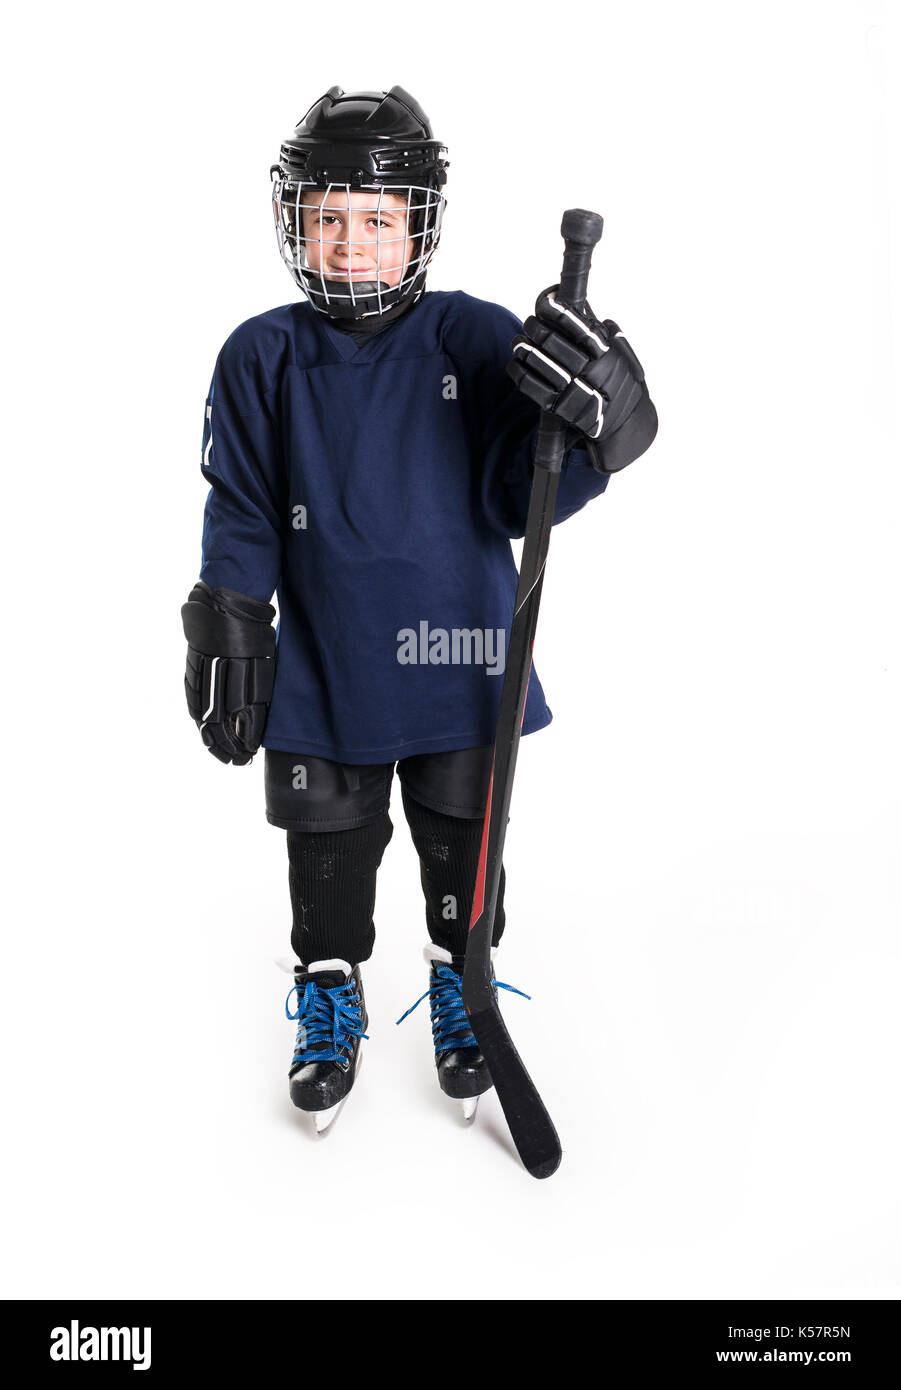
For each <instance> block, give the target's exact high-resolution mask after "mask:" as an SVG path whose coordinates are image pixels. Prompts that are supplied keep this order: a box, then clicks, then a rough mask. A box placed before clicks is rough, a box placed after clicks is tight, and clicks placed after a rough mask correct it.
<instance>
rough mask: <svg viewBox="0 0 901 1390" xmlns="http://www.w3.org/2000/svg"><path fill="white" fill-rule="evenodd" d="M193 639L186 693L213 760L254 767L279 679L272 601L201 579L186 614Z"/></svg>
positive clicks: (189, 636)
mask: <svg viewBox="0 0 901 1390" xmlns="http://www.w3.org/2000/svg"><path fill="white" fill-rule="evenodd" d="M181 617H182V622H183V624H184V629H185V636H186V637H187V639H188V664H187V668H186V670H185V694H186V695H187V697H188V709H189V711H190V714H191V718H192V719H193V720H194V722H195V723H196V725H197V727H198V728H199V729H200V733H201V737H202V738H203V741H204V743H205V744H206V746H207V748H208V749H209V750H210V752H211V753H212V755H213V757H214V758H218V759H219V760H220V762H223V763H237V764H238V765H239V766H241V765H243V764H244V763H249V762H250V760H251V758H252V757H253V755H254V753H256V752H257V751H258V749H259V746H260V743H261V741H262V738H263V730H264V729H265V727H266V716H267V714H268V713H269V702H270V700H271V699H272V687H273V683H274V681H275V631H274V630H273V628H272V627H271V626H270V624H271V623H272V619H273V618H274V617H275V609H274V608H273V607H272V605H271V603H261V602H260V601H259V599H255V598H248V597H247V595H246V594H238V593H235V591H234V589H211V588H210V586H209V584H204V582H203V580H202V579H201V580H199V581H198V583H196V584H195V585H194V588H193V589H192V590H191V592H190V594H189V595H188V601H187V603H186V604H185V605H184V606H183V608H182V610H181Z"/></svg>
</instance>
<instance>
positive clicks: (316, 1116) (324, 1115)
mask: <svg viewBox="0 0 901 1390" xmlns="http://www.w3.org/2000/svg"><path fill="white" fill-rule="evenodd" d="M346 1101H347V1096H345V1097H344V1100H339V1101H338V1104H337V1105H333V1106H332V1108H331V1109H330V1110H314V1111H313V1112H312V1115H313V1126H314V1128H315V1130H316V1133H317V1135H325V1134H328V1132H329V1130H330V1129H331V1127H332V1125H333V1124H334V1123H335V1121H336V1120H337V1118H338V1116H339V1115H340V1114H341V1111H342V1110H343V1109H344V1106H345V1103H346Z"/></svg>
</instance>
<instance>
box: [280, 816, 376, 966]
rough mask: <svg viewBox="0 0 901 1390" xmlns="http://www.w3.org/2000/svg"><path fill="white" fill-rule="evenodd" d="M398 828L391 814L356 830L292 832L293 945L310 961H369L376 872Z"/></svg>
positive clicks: (300, 956)
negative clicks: (394, 830) (390, 817)
mask: <svg viewBox="0 0 901 1390" xmlns="http://www.w3.org/2000/svg"><path fill="white" fill-rule="evenodd" d="M393 829H394V827H393V826H392V824H391V821H390V820H389V819H388V815H387V813H386V814H385V815H383V816H380V817H379V819H378V820H377V821H373V822H372V823H371V824H370V825H363V826H359V827H358V828H357V829H354V830H323V831H308V830H302V831H301V830H289V831H288V886H289V888H290V890H291V910H292V912H293V916H294V921H293V925H292V928H291V946H292V948H293V950H294V953H295V955H297V956H298V957H299V959H300V960H301V961H303V963H304V964H305V965H309V964H310V963H311V962H312V961H316V960H334V959H335V958H336V957H337V958H338V959H340V960H346V961H347V962H348V964H350V965H359V963H360V961H364V960H368V959H369V957H370V955H371V954H372V947H373V944H374V942H375V924H374V922H373V920H372V914H373V910H374V908H375V880H376V871H377V869H378V867H379V864H381V862H382V855H383V854H384V852H385V847H386V845H387V844H388V841H389V840H390V839H391V835H392V833H393Z"/></svg>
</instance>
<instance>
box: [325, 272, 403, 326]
mask: <svg viewBox="0 0 901 1390" xmlns="http://www.w3.org/2000/svg"><path fill="white" fill-rule="evenodd" d="M420 274H421V277H422V279H421V283H420V284H419V286H418V288H415V289H413V290H412V291H407V292H406V293H404V294H401V290H400V285H386V284H385V281H384V280H381V281H376V280H359V281H357V280H355V281H354V282H353V299H351V298H350V296H349V295H348V292H347V287H348V283H349V282H348V281H347V280H345V279H341V280H332V279H329V278H328V277H320V276H318V275H315V274H314V275H312V276H310V284H309V288H308V289H307V290H306V293H307V296H308V297H309V298H310V299H312V300H313V301H314V305H315V307H316V308H317V309H320V310H321V312H322V313H323V314H325V316H326V318H329V319H334V320H335V321H336V322H338V321H340V322H341V323H357V324H359V326H360V327H361V328H365V327H366V325H367V324H369V323H372V324H373V325H381V324H383V323H385V321H386V320H387V319H388V316H389V315H391V317H395V318H399V317H400V314H399V313H397V314H394V313H392V311H393V310H395V309H397V310H400V309H401V306H404V307H407V306H409V305H410V304H413V303H415V301H416V300H418V299H419V298H420V297H421V295H422V292H423V289H424V288H425V274H424V272H420ZM419 278H420V276H419V275H417V277H416V279H417V280H418V279H419ZM414 284H415V280H414ZM323 287H324V288H323ZM380 289H381V297H380V296H379V290H380ZM380 298H381V312H379V301H380Z"/></svg>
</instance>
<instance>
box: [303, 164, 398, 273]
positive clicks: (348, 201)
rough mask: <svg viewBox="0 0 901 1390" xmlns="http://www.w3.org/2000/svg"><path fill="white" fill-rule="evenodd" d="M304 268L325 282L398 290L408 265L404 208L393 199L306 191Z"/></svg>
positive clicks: (384, 195)
mask: <svg viewBox="0 0 901 1390" xmlns="http://www.w3.org/2000/svg"><path fill="white" fill-rule="evenodd" d="M301 216H302V218H303V235H304V237H305V238H306V240H305V243H304V245H305V250H306V256H307V264H308V265H309V267H310V269H311V270H312V271H316V272H320V273H321V274H323V275H325V276H326V277H327V278H328V279H330V280H376V279H378V280H380V281H381V282H382V284H385V285H388V286H389V288H390V287H393V286H394V285H398V284H399V283H400V281H401V279H402V278H403V273H404V268H405V267H406V265H407V264H408V263H409V262H410V261H412V260H413V259H414V256H415V254H416V253H415V251H414V249H413V246H414V240H415V238H414V237H408V236H406V223H407V202H406V199H405V198H400V197H398V195H397V194H396V193H384V192H383V193H382V195H381V198H379V195H378V193H372V192H369V193H367V192H356V193H349V192H348V190H347V189H345V188H334V189H332V190H331V191H330V192H329V193H328V195H326V194H324V193H320V192H319V191H317V190H316V189H307V190H306V191H305V192H304V194H303V201H302V202H301Z"/></svg>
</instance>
